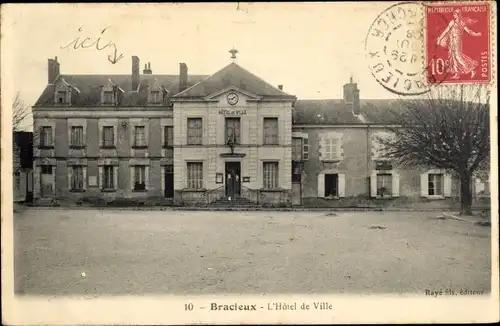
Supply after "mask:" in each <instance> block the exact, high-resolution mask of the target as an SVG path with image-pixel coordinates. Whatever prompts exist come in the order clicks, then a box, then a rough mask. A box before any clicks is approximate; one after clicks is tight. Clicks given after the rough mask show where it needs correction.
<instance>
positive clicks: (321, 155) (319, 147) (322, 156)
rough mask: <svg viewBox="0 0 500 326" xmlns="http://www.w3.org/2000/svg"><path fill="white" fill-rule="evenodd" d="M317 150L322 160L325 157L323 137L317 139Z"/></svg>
mask: <svg viewBox="0 0 500 326" xmlns="http://www.w3.org/2000/svg"><path fill="white" fill-rule="evenodd" d="M318 151H319V157H320V158H321V159H323V160H324V159H325V158H326V155H325V153H324V151H325V139H324V138H320V139H319V146H318Z"/></svg>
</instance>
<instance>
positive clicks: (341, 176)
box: [338, 173, 345, 197]
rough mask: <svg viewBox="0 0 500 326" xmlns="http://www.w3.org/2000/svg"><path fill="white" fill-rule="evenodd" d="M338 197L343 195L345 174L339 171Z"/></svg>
mask: <svg viewBox="0 0 500 326" xmlns="http://www.w3.org/2000/svg"><path fill="white" fill-rule="evenodd" d="M338 176H339V197H345V174H344V173H339V174H338Z"/></svg>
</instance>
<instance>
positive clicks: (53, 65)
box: [48, 57, 60, 84]
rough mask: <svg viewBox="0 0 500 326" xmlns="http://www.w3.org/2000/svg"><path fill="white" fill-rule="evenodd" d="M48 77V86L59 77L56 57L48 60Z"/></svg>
mask: <svg viewBox="0 0 500 326" xmlns="http://www.w3.org/2000/svg"><path fill="white" fill-rule="evenodd" d="M48 72H49V73H48V77H49V84H53V83H54V82H55V81H56V79H57V77H59V73H60V71H59V62H57V57H55V58H54V59H49V65H48Z"/></svg>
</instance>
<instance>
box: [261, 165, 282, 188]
mask: <svg viewBox="0 0 500 326" xmlns="http://www.w3.org/2000/svg"><path fill="white" fill-rule="evenodd" d="M263 171H264V188H266V189H274V188H278V177H279V175H278V172H279V171H278V162H264V163H263Z"/></svg>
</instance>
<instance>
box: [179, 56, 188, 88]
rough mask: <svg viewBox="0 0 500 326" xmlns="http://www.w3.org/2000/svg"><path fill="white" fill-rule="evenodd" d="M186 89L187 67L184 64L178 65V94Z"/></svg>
mask: <svg viewBox="0 0 500 326" xmlns="http://www.w3.org/2000/svg"><path fill="white" fill-rule="evenodd" d="M187 87H188V67H187V65H186V64H185V63H184V62H181V63H179V92H182V91H183V90H185V89H186V88H187Z"/></svg>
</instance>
